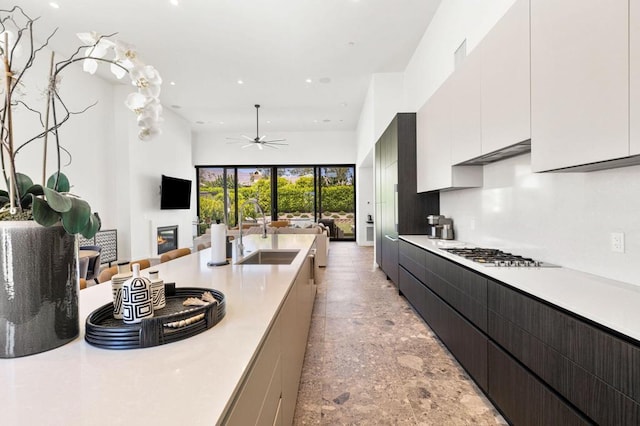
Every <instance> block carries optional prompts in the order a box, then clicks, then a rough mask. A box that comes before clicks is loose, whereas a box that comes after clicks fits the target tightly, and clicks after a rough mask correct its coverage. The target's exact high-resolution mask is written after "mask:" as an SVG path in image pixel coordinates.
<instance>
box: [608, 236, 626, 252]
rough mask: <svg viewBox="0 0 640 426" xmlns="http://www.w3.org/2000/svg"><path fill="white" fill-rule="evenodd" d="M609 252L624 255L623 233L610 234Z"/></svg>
mask: <svg viewBox="0 0 640 426" xmlns="http://www.w3.org/2000/svg"><path fill="white" fill-rule="evenodd" d="M611 251H613V252H616V253H624V233H622V232H612V233H611Z"/></svg>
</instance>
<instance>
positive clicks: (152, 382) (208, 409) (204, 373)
mask: <svg viewBox="0 0 640 426" xmlns="http://www.w3.org/2000/svg"><path fill="white" fill-rule="evenodd" d="M314 239H315V236H314V235H305V234H291V235H289V234H287V235H277V234H276V235H269V236H268V238H267V239H261V238H259V236H257V235H251V236H249V237H246V238H245V247H247V249H249V250H255V249H258V248H263V249H272V248H278V249H300V252H299V253H298V255H297V256H296V257H295V259H294V260H293V262H292V263H291V264H290V265H242V266H241V265H235V264H231V265H226V266H221V267H209V266H207V262H208V261H209V260H210V256H211V255H210V249H205V250H202V251H199V252H196V253H193V254H191V255H189V256H185V257H181V258H178V259H175V260H172V261H171V262H167V263H163V264H160V265H157V266H154V267H152V268H150V269H148V270H146V271H142V272H143V273H144V272H148V271H149V270H158V271H159V274H160V278H161V279H163V280H164V281H165V282H175V283H176V286H177V287H203V288H214V289H216V290H219V291H221V292H222V293H224V295H225V298H226V316H225V317H224V318H223V319H222V321H221V322H220V323H218V324H217V325H216V326H215V327H213V328H211V329H209V330H207V331H205V332H203V333H201V334H198V335H196V336H193V337H190V338H188V339H185V340H182V341H178V342H175V343H171V344H166V345H161V346H156V347H152V348H144V349H132V350H108V349H100V348H97V347H94V346H91V345H90V344H88V343H86V342H85V340H84V322H85V320H86V318H87V317H88V316H89V314H90V313H91V312H93V311H94V310H95V309H97V308H98V307H100V306H102V305H104V304H105V303H109V302H110V301H111V285H110V284H109V283H104V284H100V285H97V286H93V287H89V288H87V289H85V290H82V291H81V292H80V336H79V337H78V338H76V339H75V340H74V341H72V342H71V343H68V344H66V345H64V346H62V347H60V348H57V349H53V350H51V351H47V352H43V353H40V354H36V355H31V356H27V357H22V358H14V359H0V401H2V403H1V407H2V408H1V409H0V424H3V425H36V424H37V425H40V424H46V425H65V426H69V425H102V424H104V425H107V424H108V425H130V424H137V425H147V424H148V425H159V424H189V425H212V424H215V423H216V422H217V421H219V419H220V418H221V417H222V416H223V415H224V413H225V411H226V410H227V408H228V406H229V404H230V403H231V402H232V401H233V397H234V395H235V393H236V390H237V388H238V387H239V386H240V384H241V383H242V381H243V379H244V377H245V375H246V373H247V371H248V369H249V367H250V365H251V362H252V360H253V358H254V357H255V355H256V353H257V351H258V349H259V348H260V346H261V344H262V341H263V339H264V337H265V336H266V334H267V332H268V330H269V328H270V326H271V324H272V321H273V320H274V318H275V316H276V314H277V312H278V311H279V309H280V307H281V304H282V302H283V300H284V299H285V297H286V295H287V293H288V292H289V289H290V287H291V285H292V284H293V282H294V280H295V278H296V275H297V274H298V271H299V269H300V267H301V266H302V264H303V263H304V261H305V259H306V257H307V255H308V253H309V250H310V248H311V246H312V244H313V241H314ZM143 275H145V274H143Z"/></svg>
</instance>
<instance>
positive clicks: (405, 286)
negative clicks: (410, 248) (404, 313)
mask: <svg viewBox="0 0 640 426" xmlns="http://www.w3.org/2000/svg"><path fill="white" fill-rule="evenodd" d="M398 288H399V289H400V293H402V295H403V296H404V297H405V298H406V299H407V300H408V301H409V303H411V305H412V306H413V307H414V309H415V310H416V312H418V314H420V316H421V317H422V318H424V317H425V315H426V314H427V313H426V311H425V307H426V297H425V293H426V291H427V289H426V287H425V286H424V284H422V283H421V282H420V281H418V279H417V278H416V277H414V276H413V275H411V274H410V273H409V272H408V271H407V270H406V269H404V267H403V266H401V267H400V272H399V276H398Z"/></svg>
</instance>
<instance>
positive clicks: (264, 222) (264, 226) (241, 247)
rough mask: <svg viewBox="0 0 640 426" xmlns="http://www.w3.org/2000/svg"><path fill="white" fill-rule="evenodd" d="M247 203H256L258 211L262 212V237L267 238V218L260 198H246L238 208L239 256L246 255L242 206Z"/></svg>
mask: <svg viewBox="0 0 640 426" xmlns="http://www.w3.org/2000/svg"><path fill="white" fill-rule="evenodd" d="M247 203H251V204H254V205H255V209H256V212H260V214H261V215H262V238H267V218H266V216H265V215H264V210H262V207H260V204H258V200H256V199H255V198H249V199H248V200H245V201H244V202H243V203H242V204H240V208H239V209H238V223H239V225H238V230H239V232H238V236H239V238H238V240H239V241H238V245H237V246H236V248H237V253H238V255H239V256H244V244H243V243H242V207H244V205H245V204H247Z"/></svg>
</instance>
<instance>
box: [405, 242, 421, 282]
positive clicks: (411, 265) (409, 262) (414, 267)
mask: <svg viewBox="0 0 640 426" xmlns="http://www.w3.org/2000/svg"><path fill="white" fill-rule="evenodd" d="M399 250H400V254H399V262H400V265H401V266H403V267H404V268H405V269H406V270H407V271H409V272H411V274H413V276H415V277H416V278H417V279H419V280H420V281H422V282H424V281H425V279H426V276H427V273H426V269H425V265H426V260H427V259H426V253H427V252H426V250H424V249H421V248H420V247H416V246H414V245H413V244H410V243H408V242H406V241H402V240H400V248H399Z"/></svg>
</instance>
